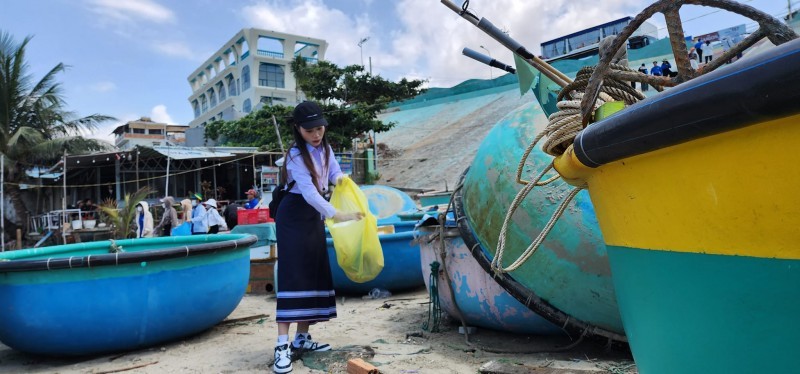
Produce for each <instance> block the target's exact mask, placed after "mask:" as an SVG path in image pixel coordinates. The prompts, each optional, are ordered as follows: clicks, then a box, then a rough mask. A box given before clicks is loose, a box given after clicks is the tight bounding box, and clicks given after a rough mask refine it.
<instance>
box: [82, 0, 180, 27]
mask: <svg viewBox="0 0 800 374" xmlns="http://www.w3.org/2000/svg"><path fill="white" fill-rule="evenodd" d="M87 4H88V5H89V9H90V10H92V11H93V12H95V13H97V14H99V15H100V16H101V17H106V18H110V19H113V20H117V21H123V22H153V23H169V22H174V21H175V19H176V18H175V13H173V12H172V10H170V9H169V8H167V7H165V6H163V5H161V4H159V3H157V2H155V1H153V0H88V2H87Z"/></svg>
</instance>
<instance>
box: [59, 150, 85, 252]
mask: <svg viewBox="0 0 800 374" xmlns="http://www.w3.org/2000/svg"><path fill="white" fill-rule="evenodd" d="M61 162H63V164H62V166H63V167H64V172H63V173H61V178H64V183H63V188H62V193H63V196H62V197H61V240H63V241H62V244H67V224H68V223H69V217H67V151H66V150H65V151H64V158H62V159H61ZM78 214H79V215H80V212H78Z"/></svg>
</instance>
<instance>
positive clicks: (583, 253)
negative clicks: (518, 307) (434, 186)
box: [454, 104, 627, 342]
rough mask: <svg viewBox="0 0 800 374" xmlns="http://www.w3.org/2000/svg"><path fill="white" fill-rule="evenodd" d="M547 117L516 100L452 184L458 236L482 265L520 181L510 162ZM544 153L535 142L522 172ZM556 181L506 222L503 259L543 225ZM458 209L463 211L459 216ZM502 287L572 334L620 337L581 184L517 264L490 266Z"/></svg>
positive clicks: (543, 161)
mask: <svg viewBox="0 0 800 374" xmlns="http://www.w3.org/2000/svg"><path fill="white" fill-rule="evenodd" d="M546 125H547V118H545V116H544V115H543V113H542V109H541V107H540V106H538V105H536V104H532V105H531V104H528V105H524V106H522V107H520V108H518V109H517V110H515V111H513V112H511V113H509V114H508V115H507V116H506V117H504V118H503V119H502V120H501V121H500V122H498V123H497V124H496V125H495V126H494V128H493V129H492V131H491V132H490V133H489V134H488V135H487V136H486V138H485V139H484V141H483V143H482V145H481V146H480V148H479V149H478V152H477V154H476V156H475V160H474V162H473V163H472V165H471V166H470V168H469V170H468V172H467V173H466V175H465V177H464V179H463V186H462V188H461V189H460V190H459V191H458V192H456V195H455V198H454V203H455V210H456V214H457V216H459V219H458V223H459V229H460V231H461V236H462V238H463V239H464V241H465V243H466V244H467V247H468V248H478V249H477V250H473V255H474V256H475V258H476V259H477V260H478V262H479V263H481V264H482V266H483V267H484V269H485V270H486V271H487V272H492V270H491V268H490V263H491V261H492V259H493V258H494V254H495V250H496V248H497V244H498V237H499V234H500V231H501V227H502V225H503V221H504V218H505V216H506V212H507V211H508V209H509V207H510V205H511V202H512V201H513V200H514V197H515V196H516V195H517V192H518V191H519V190H520V189H522V188H523V185H521V184H518V183H517V182H516V166H517V164H516V162H514V161H515V160H519V159H521V157H522V154H523V152H524V151H525V149H526V148H527V146H528V144H527V140H528V139H531V138H533V137H534V136H535V134H536V133H538V132H539V131H541V130H542V129H543V128H544V127H545V126H546ZM551 160H552V158H551V157H550V156H549V155H547V154H545V153H544V152H541V151H540V150H538V149H535V150H533V152H532V153H531V154H530V156H529V157H528V165H527V168H526V172H527V174H526V175H529V174H530V170H539V169H541V168H543V167H544V166H545V165H547V164H549V163H550V162H551ZM570 189H571V186H569V185H567V184H566V183H564V182H557V183H551V184H549V185H546V186H542V187H536V188H534V189H533V190H532V192H531V193H530V195H529V197H528V198H527V199H526V200H524V201H523V203H522V204H521V205H520V207H519V208H518V209H517V212H516V213H515V214H514V216H513V219H512V220H511V222H510V225H509V229H508V235H507V238H506V247H505V251H504V256H503V262H504V263H511V262H513V261H514V260H516V259H517V258H519V257H520V256H521V255H522V253H523V251H524V250H525V249H526V248H527V247H528V246H529V244H530V243H531V242H533V240H534V238H536V237H537V235H538V234H539V232H540V231H541V230H542V229H543V228H544V227H545V225H546V223H547V222H548V220H549V219H550V217H551V215H552V214H553V212H554V211H555V209H556V207H557V206H558V204H559V202H560V200H559V197H560V196H563V195H565V194H567V193H568V192H569V190H570ZM462 217H463V218H464V219H462ZM495 279H496V280H497V281H498V283H500V284H501V285H502V286H503V288H505V289H506V290H508V291H509V293H510V294H511V295H513V296H514V297H516V298H517V300H519V301H520V302H522V303H523V304H525V305H526V306H528V307H529V308H531V310H533V311H534V312H536V313H537V314H538V315H540V316H542V317H544V318H546V319H547V320H549V321H550V322H552V323H553V324H555V325H557V326H563V327H564V329H565V330H567V331H568V332H570V333H571V334H572V335H573V336H581V335H588V336H595V337H600V338H604V339H608V340H612V341H618V342H626V341H627V340H626V338H625V335H624V334H625V333H624V329H623V327H622V320H621V318H620V314H619V309H618V306H617V300H616V295H615V293H614V286H613V282H612V279H611V269H610V266H609V261H608V256H607V253H606V248H605V245H604V242H603V238H602V235H601V233H600V229H599V226H598V223H597V218H596V217H595V214H594V208H593V206H592V204H591V202H590V200H589V196H588V194H587V193H586V192H585V191H584V192H581V193H579V194H578V195H577V196H576V198H575V199H574V200H573V202H572V203H571V204H570V205H569V206H568V208H567V210H566V211H565V212H564V214H563V216H562V217H561V218H560V219H559V220H558V222H557V223H556V224H555V226H554V228H553V230H552V232H551V233H550V235H549V236H548V237H547V239H546V240H545V241H544V242H543V243H542V245H541V246H540V247H539V249H538V250H537V251H536V252H535V253H534V254H533V255H532V256H531V257H530V258H529V259H528V260H527V261H526V262H525V263H523V264H522V265H521V266H520V267H519V268H518V269H516V270H514V271H511V272H508V273H501V274H497V275H496V277H495Z"/></svg>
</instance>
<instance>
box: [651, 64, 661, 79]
mask: <svg viewBox="0 0 800 374" xmlns="http://www.w3.org/2000/svg"><path fill="white" fill-rule="evenodd" d="M650 75H655V76H658V77H660V76H661V66H658V61H653V67H652V68H650Z"/></svg>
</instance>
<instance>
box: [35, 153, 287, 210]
mask: <svg viewBox="0 0 800 374" xmlns="http://www.w3.org/2000/svg"><path fill="white" fill-rule="evenodd" d="M279 157H281V154H280V153H278V152H258V151H257V149H256V148H255V147H180V146H159V147H147V146H136V147H134V148H132V149H130V150H124V151H113V152H98V153H92V154H86V155H66V156H65V157H63V158H62V160H61V161H59V162H58V163H57V164H56V165H54V166H52V167H49V168H46V167H44V168H32V169H31V170H30V171H29V172H28V175H29V176H30V177H31V178H39V180H40V184H39V187H40V188H45V190H48V191H49V192H48V195H49V200H50V203H49V204H48V203H47V201H45V202H44V205H45V206H44V207H41V208H44V209H45V210H47V209H48V207H47V205H50V207H49V209H61V208H62V207H63V206H62V205H63V204H62V203H61V202H62V201H63V200H62V199H63V197H64V196H66V197H67V198H66V202H67V204H68V205H72V204H75V202H76V201H77V200H80V199H82V198H92V199H93V200H95V201H97V202H99V201H101V200H103V199H105V198H108V197H112V198H115V199H116V200H117V201H121V200H122V198H123V197H124V196H125V194H127V193H132V192H134V191H136V190H138V189H139V188H141V187H143V186H146V185H149V186H151V188H152V189H154V190H156V191H157V192H156V194H155V196H151V197H150V198H155V197H156V196H164V195H171V196H175V197H176V199H180V198H182V197H186V196H188V193H189V192H190V191H191V192H201V193H202V187H201V183H203V182H208V183H209V184H210V185H211V186H213V189H212V190H211V191H213V192H212V193H211V194H212V195H213V194H216V193H219V191H221V190H218V189H217V187H223V188H224V189H225V191H226V196H225V199H230V200H236V199H241V198H244V197H243V196H240V195H243V194H244V191H245V190H247V189H250V188H251V187H252V186H254V185H258V184H259V181H258V180H257V173H256V170H258V169H260V166H262V165H273V162H274V160H275V159H276V158H279ZM64 165H66V172H65V171H64V168H63V166H64ZM168 165H169V166H168ZM61 174H63V175H64V178H66V179H67V181H66V185H63V184H64V180H63V179H62V178H59V177H60V176H61ZM53 177H55V178H57V179H55V178H53ZM165 177H166V178H169V183H167V179H166V178H165ZM62 185H63V186H62ZM57 186H58V187H63V188H59V191H55V189H56V188H57ZM31 187H34V186H33V185H32V186H31ZM109 187H110V189H109ZM165 191H166V192H165ZM57 195H60V196H57ZM209 197H214V196H209ZM218 199H219V198H218Z"/></svg>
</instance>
